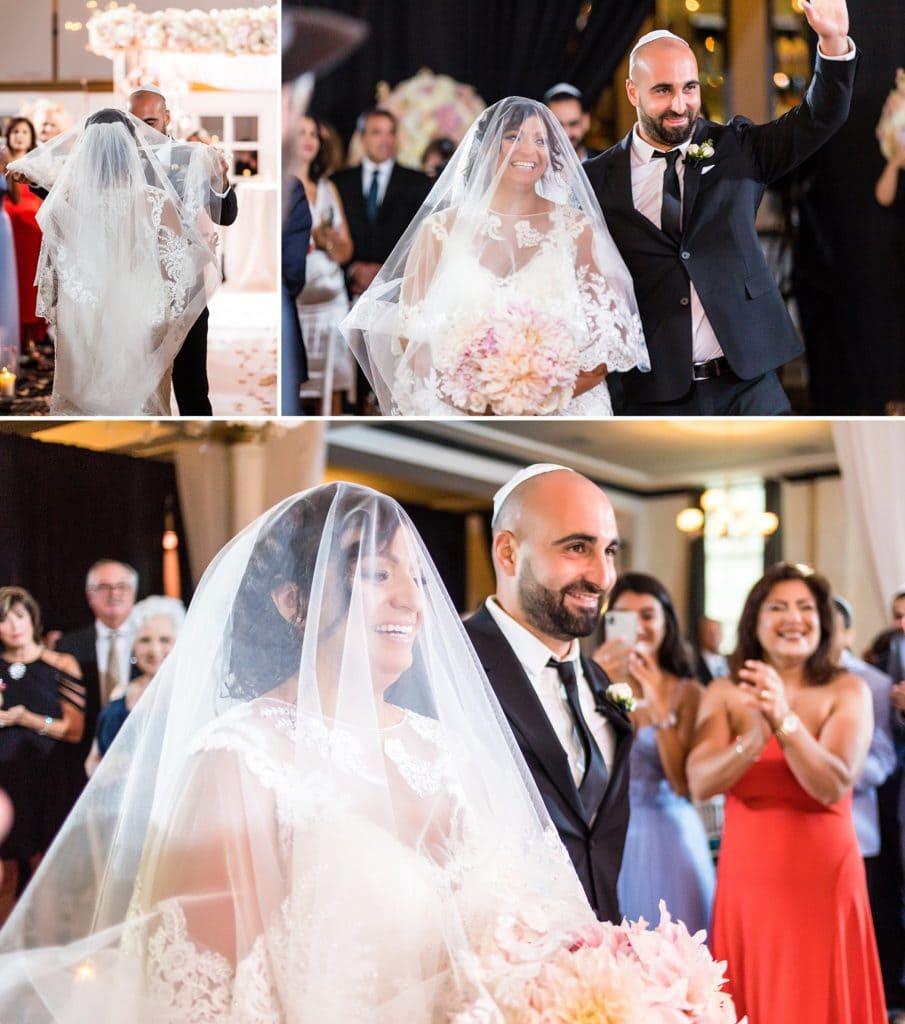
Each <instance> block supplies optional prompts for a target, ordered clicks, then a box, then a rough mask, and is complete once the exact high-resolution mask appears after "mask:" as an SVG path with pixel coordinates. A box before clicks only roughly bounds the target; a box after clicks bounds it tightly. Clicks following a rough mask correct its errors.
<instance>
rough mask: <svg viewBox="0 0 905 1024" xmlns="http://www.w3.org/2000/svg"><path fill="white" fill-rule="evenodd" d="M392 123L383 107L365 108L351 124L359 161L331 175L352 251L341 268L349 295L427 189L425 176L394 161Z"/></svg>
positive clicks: (362, 286)
mask: <svg viewBox="0 0 905 1024" xmlns="http://www.w3.org/2000/svg"><path fill="white" fill-rule="evenodd" d="M397 128H398V124H397V121H396V117H395V115H394V114H391V113H390V112H389V111H388V110H382V109H380V108H379V107H373V108H372V109H370V110H366V111H365V112H364V113H363V114H362V115H361V116H360V117H359V119H358V125H357V132H358V136H359V139H360V140H361V145H362V149H363V150H364V156H363V157H362V161H361V166H360V167H348V168H346V169H345V170H343V171H338V172H337V173H336V174H334V175H333V181H334V183H335V185H336V187H337V189H338V190H339V196H340V199H341V200H342V204H343V208H344V211H345V214H346V217H347V218H348V225H349V233H350V235H351V238H352V245H353V248H354V253H355V258H354V260H353V261H352V262H351V263H349V264H348V266H347V267H346V273H347V276H348V282H349V292H350V295H351V297H352V298H353V299H355V298H357V297H358V296H359V295H361V294H362V293H363V292H364V291H365V290H366V289H367V287H368V285H369V284H370V283H371V282H372V281H373V280H374V278H375V277H376V276H377V272H378V270H380V266H381V264H382V263H383V262H384V260H385V259H386V258H387V256H389V255H390V252H391V251H392V250H393V247H394V246H395V245H396V243H397V242H398V241H399V239H400V237H401V236H402V233H403V232H404V231H405V229H406V228H407V227H408V225H409V223H410V221H411V220H412V219H413V218H414V216H415V214H416V213H417V212H418V208H419V207H420V206H421V204H422V202H423V201H424V199H425V198H426V196H427V193H428V191H429V190H430V179H429V178H428V177H427V176H426V175H424V174H421V173H420V172H419V171H412V170H409V169H408V168H407V167H402V166H400V165H399V164H398V163H397V162H396V153H397V150H398V147H399V140H398V137H397Z"/></svg>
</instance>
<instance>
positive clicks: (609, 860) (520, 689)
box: [465, 607, 632, 923]
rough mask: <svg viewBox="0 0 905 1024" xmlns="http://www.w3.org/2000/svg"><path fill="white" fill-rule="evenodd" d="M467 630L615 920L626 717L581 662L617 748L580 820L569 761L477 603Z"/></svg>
mask: <svg viewBox="0 0 905 1024" xmlns="http://www.w3.org/2000/svg"><path fill="white" fill-rule="evenodd" d="M465 631H466V632H467V633H468V636H469V638H470V640H471V642H472V645H473V646H474V649H475V651H476V652H477V655H478V659H479V660H480V662H481V665H482V666H483V668H484V671H485V672H486V673H487V678H488V679H489V680H490V685H491V686H492V687H493V691H494V693H495V694H496V697H497V700H498V701H499V702H500V706H501V707H502V709H503V713H504V714H505V715H506V720H507V721H508V722H509V726H510V728H511V729H512V732H513V734H514V736H515V739H516V741H517V742H518V745H519V749H520V750H521V752H522V756H523V757H524V758H525V761H526V762H527V764H528V768H529V769H530V770H531V774H532V775H533V776H534V781H535V783H536V784H537V788H538V789H539V790H540V794H541V797H542V798H543V801H544V804H545V805H546V807H547V810H548V811H549V813H550V817H551V818H552V819H553V824H554V825H555V826H556V828H557V831H558V832H559V835H560V837H561V838H562V841H563V843H564V844H565V847H566V849H567V850H568V851H569V856H570V857H571V858H572V863H573V864H574V865H575V870H576V871H577V873H578V877H579V878H580V879H581V884H582V885H583V886H584V890H585V892H586V893H587V896H588V900H589V901H590V903H591V906H592V907H593V908H594V910H595V912H596V913H597V916H598V917H599V918H600V919H601V920H603V921H613V922H616V923H618V922H619V921H620V920H621V919H622V918H621V915H620V913H619V901H618V898H617V896H616V879H617V877H618V875H619V868H620V866H621V864H622V851H623V847H624V846H625V831H626V829H627V827H628V811H629V806H628V780H629V750H630V748H631V745H632V726H631V723H630V721H629V719H628V716H627V715H626V714H625V713H624V712H622V711H621V710H620V709H619V708H617V707H616V706H615V705H614V704H612V703H611V702H610V701H609V700H607V698H606V697H605V696H604V691H605V690H606V688H607V686H608V685H609V680H608V679H607V677H606V675H605V674H604V672H603V671H602V670H601V669H600V668H598V666H597V665H595V664H594V663H593V662H591V661H588V660H587V659H586V658H582V659H581V666H582V669H583V671H584V675H585V679H587V680H588V682H589V684H590V686H591V689H592V690H593V692H594V695H595V698H596V703H597V711H598V713H599V714H602V715H603V716H604V717H605V718H606V720H607V721H608V722H609V723H610V725H611V726H612V727H613V731H614V732H615V735H616V748H615V756H614V761H613V766H612V770H611V772H610V777H609V783H608V785H607V788H606V792H605V793H604V797H603V800H602V802H601V804H600V806H599V808H598V809H597V814H596V816H595V817H594V818H593V821H592V822H590V823H589V821H588V820H587V819H586V818H585V816H584V813H583V812H582V809H581V802H580V800H579V797H578V791H577V789H576V787H575V782H574V780H573V777H572V772H571V770H570V768H569V761H568V758H567V756H566V752H565V750H564V749H563V746H562V744H561V743H560V741H559V739H558V737H557V735H556V733H555V732H554V730H553V726H552V725H550V720H549V719H548V718H547V714H546V712H545V711H544V709H543V705H542V704H541V702H540V699H539V698H538V696H537V693H536V692H535V690H534V687H533V686H532V685H531V682H530V680H529V679H528V677H527V675H525V670H524V669H523V668H522V666H521V663H520V662H519V660H518V658H517V657H516V656H515V652H514V651H513V650H512V648H511V647H510V646H509V644H508V642H507V641H506V638H505V637H504V636H503V634H502V633H501V632H500V628H499V626H497V624H496V623H495V622H494V620H493V616H491V614H490V612H488V611H487V609H486V608H485V607H482V608H481V610H480V611H478V612H476V613H475V614H474V615H473V616H472V617H471V618H470V619H468V620H466V622H465Z"/></svg>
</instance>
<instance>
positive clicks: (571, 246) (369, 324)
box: [343, 97, 649, 415]
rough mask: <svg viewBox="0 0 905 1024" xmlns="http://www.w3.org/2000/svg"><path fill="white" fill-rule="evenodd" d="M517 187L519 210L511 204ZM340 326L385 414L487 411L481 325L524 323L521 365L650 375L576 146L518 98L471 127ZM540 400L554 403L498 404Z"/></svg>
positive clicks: (537, 408) (626, 289)
mask: <svg viewBox="0 0 905 1024" xmlns="http://www.w3.org/2000/svg"><path fill="white" fill-rule="evenodd" d="M522 146H528V147H529V148H528V149H523V148H521V147H522ZM525 175H528V176H529V177H528V178H524V176H525ZM520 179H522V180H520ZM525 180H527V181H528V186H527V188H528V195H527V207H530V212H525V211H526V202H525V186H524V181H525ZM513 181H514V182H515V184H516V186H518V187H520V188H521V189H522V202H521V208H520V209H519V208H518V204H516V206H515V207H514V206H513V205H512V204H511V203H506V202H504V201H503V198H504V195H505V194H506V193H507V192H508V191H509V188H510V184H511V182H513ZM532 182H533V184H532ZM532 188H533V193H532V192H531V191H530V190H531V189H532ZM524 325H528V326H527V327H525V326H524ZM343 329H344V331H345V333H346V336H347V338H348V339H349V342H350V344H351V346H352V348H353V350H354V352H355V354H356V357H357V358H358V360H359V362H360V363H361V365H362V367H363V369H364V371H365V373H366V374H367V376H368V379H369V380H370V382H371V385H372V387H373V388H374V391H375V393H376V395H377V398H378V400H379V402H380V408H381V411H382V412H383V413H385V414H390V413H404V414H422V415H424V414H431V413H442V414H446V415H449V414H450V413H455V412H456V411H458V412H483V411H484V403H483V397H484V394H485V392H484V391H482V393H481V397H479V398H478V399H477V401H474V400H473V398H472V397H470V396H469V395H468V394H467V393H463V389H462V386H461V382H462V379H463V376H464V373H463V365H464V362H463V360H462V358H461V357H462V352H463V349H465V350H468V349H469V347H471V349H473V350H474V349H476V348H477V347H478V346H476V345H475V343H474V338H475V337H476V336H477V335H479V334H481V332H482V330H483V331H484V334H485V336H489V335H490V334H492V333H493V331H495V332H496V335H497V337H498V338H502V337H503V336H504V334H505V333H506V331H507V329H509V331H510V333H511V331H512V330H521V332H522V336H524V337H525V338H526V343H525V346H524V352H523V354H522V355H521V356H520V357H519V361H521V362H522V363H523V365H524V364H525V363H526V362H527V361H528V360H530V359H531V358H538V359H540V358H542V357H549V358H550V359H552V360H556V359H557V358H558V359H559V360H560V361H566V360H573V361H574V362H575V364H576V366H577V368H580V369H582V370H590V369H593V368H594V367H596V366H598V365H599V364H600V363H606V364H607V366H608V368H609V369H610V370H620V371H621V370H629V369H631V368H633V367H635V366H638V367H640V368H642V369H649V361H648V357H647V349H646V346H645V343H644V339H643V335H642V333H641V324H640V318H639V316H638V308H637V303H636V301H635V295H634V291H633V287H632V280H631V276H630V275H629V272H628V268H627V267H626V266H625V263H624V262H623V260H622V257H621V256H620V255H619V252H618V250H617V249H616V245H615V243H614V242H613V240H612V237H611V236H610V233H609V230H608V229H607V227H606V224H605V222H604V219H603V215H602V213H601V211H600V206H599V204H598V202H597V200H596V198H595V197H594V195H593V193H592V191H591V188H590V185H589V183H588V180H587V177H586V176H585V174H584V171H583V170H582V168H581V165H580V163H579V161H578V158H577V156H576V154H575V151H574V150H573V148H572V146H571V144H570V143H569V140H568V138H567V137H566V135H565V133H564V131H563V129H562V127H561V126H560V124H559V122H558V121H557V120H556V118H555V117H554V116H553V114H552V113H551V112H550V110H549V109H548V108H547V107H545V106H544V105H543V104H541V103H537V102H535V101H533V100H527V99H523V98H521V97H510V98H508V99H505V100H501V101H500V102H499V103H496V104H494V105H493V106H492V107H489V108H488V109H487V110H486V111H484V113H483V114H482V115H481V116H480V117H479V118H478V120H477V121H476V122H475V123H474V124H473V125H472V126H471V128H470V129H469V131H468V133H467V134H466V136H465V138H464V140H463V141H462V143H461V145H460V146H459V148H458V149H457V150H456V152H455V153H454V155H453V156H452V158H451V160H450V161H449V163H448V165H447V167H446V169H445V170H444V171H443V173H442V174H441V176H440V178H439V179H438V181H437V183H436V185H435V186H434V187H433V189H432V190H431V192H430V195H429V196H428V198H427V200H426V201H425V203H424V205H423V206H422V207H421V210H420V211H419V213H418V215H417V217H416V218H415V220H414V221H413V222H412V224H411V225H410V226H409V228H408V229H407V230H406V232H405V234H404V235H403V236H402V238H401V239H400V241H399V244H398V245H397V246H396V248H395V249H394V250H393V252H392V254H391V255H390V257H389V259H388V260H387V262H386V263H385V264H384V265H383V267H382V269H381V271H380V273H379V274H378V275H377V277H376V279H375V280H374V282H373V284H372V285H371V287H370V288H369V289H368V291H367V292H366V293H365V294H364V295H363V296H362V297H361V299H359V301H358V303H357V304H356V305H355V306H354V307H353V309H352V310H351V312H350V313H349V315H348V317H347V318H346V320H345V321H344V323H343ZM490 344H491V347H492V342H491V343H490ZM485 348H486V346H485ZM548 348H552V351H551V352H547V351H546V349H548ZM475 356H476V361H480V359H481V354H480V353H479V352H475ZM487 358H488V357H487V356H486V352H485V356H484V359H485V363H486V361H487ZM489 358H490V359H494V358H495V357H494V356H493V355H491V356H490V357H489ZM457 359H458V360H459V362H458V366H457V365H456V360H457ZM506 383H507V382H505V381H504V382H502V385H501V389H502V390H505V387H506ZM509 385H510V387H511V381H510V382H509ZM488 387H489V385H488ZM569 395H571V390H570V391H569ZM529 406H530V408H531V409H532V411H534V412H545V411H552V410H548V409H546V408H545V407H544V406H543V403H542V401H539V400H536V401H535V402H534V404H533V406H531V405H530V403H529V402H528V401H527V400H526V402H525V403H524V408H522V409H520V408H518V407H516V406H512V407H507V405H506V403H505V402H504V401H501V402H500V403H499V404H498V405H493V406H492V408H493V411H496V412H502V413H505V412H507V411H508V412H515V413H518V412H520V411H526V410H527V409H528V408H529ZM557 411H564V410H563V409H562V408H559V409H558V410H557Z"/></svg>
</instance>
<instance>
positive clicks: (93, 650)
mask: <svg viewBox="0 0 905 1024" xmlns="http://www.w3.org/2000/svg"><path fill="white" fill-rule="evenodd" d="M137 594H138V572H137V571H136V570H135V569H133V567H132V566H131V565H127V564H126V563H125V562H118V561H116V560H115V559H112V558H103V559H101V560H100V561H98V562H95V563H94V565H92V566H91V568H90V569H89V570H88V575H87V576H86V578H85V598H86V600H87V601H88V607H89V608H90V609H91V611H92V612H94V622H93V623H92V624H91V625H88V626H83V627H82V628H81V629H76V630H73V631H72V632H71V633H66V634H64V636H63V637H62V638H61V639H60V642H59V643H58V644H57V650H58V651H64V652H66V653H67V654H71V655H73V656H74V657H75V659H76V661H78V663H79V665H80V666H81V668H82V683H83V684H84V686H85V689H86V691H87V693H86V707H85V732H84V737H83V739H82V746H84V748H85V749H84V753H83V756H82V758H81V759H82V760H83V761H84V759H85V756H87V754H88V750H89V749H90V747H91V741H92V740H93V739H94V726H95V722H96V721H97V716H98V715H99V714H100V710H101V708H102V707H106V705H107V704H108V703H109V702H110V700H111V699H116V698H117V697H120V696H122V694H123V692H124V690H125V687H126V684H127V683H128V682H129V679H130V677H131V675H132V662H131V657H132V640H133V635H132V633H133V631H132V628H131V624H130V617H131V615H132V609H133V608H134V607H135V598H136V596H137Z"/></svg>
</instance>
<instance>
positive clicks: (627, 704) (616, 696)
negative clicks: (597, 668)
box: [606, 683, 638, 712]
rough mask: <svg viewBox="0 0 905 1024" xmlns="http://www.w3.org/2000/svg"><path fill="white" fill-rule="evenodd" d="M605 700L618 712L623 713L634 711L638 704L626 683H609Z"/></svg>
mask: <svg viewBox="0 0 905 1024" xmlns="http://www.w3.org/2000/svg"><path fill="white" fill-rule="evenodd" d="M606 698H607V700H608V701H609V702H610V703H611V704H615V705H616V707H617V708H619V710H620V711H625V712H629V711H634V710H635V707H636V706H637V704H638V702H637V701H636V700H635V695H634V694H633V693H632V688H631V687H630V686H629V684H628V683H610V685H609V686H608V687H607V688H606Z"/></svg>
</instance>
